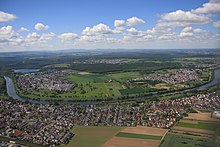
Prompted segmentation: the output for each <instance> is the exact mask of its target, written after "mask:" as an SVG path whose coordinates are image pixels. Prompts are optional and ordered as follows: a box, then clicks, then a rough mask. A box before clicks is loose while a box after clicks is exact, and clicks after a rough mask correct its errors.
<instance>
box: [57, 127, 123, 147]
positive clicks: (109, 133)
mask: <svg viewBox="0 0 220 147" xmlns="http://www.w3.org/2000/svg"><path fill="white" fill-rule="evenodd" d="M122 129H123V127H106V126H75V127H74V128H73V133H74V134H75V135H74V136H73V138H72V139H71V140H70V142H69V143H68V144H67V145H61V147H73V146H75V147H99V146H101V145H102V144H104V143H105V142H106V141H107V140H109V139H110V138H111V137H113V136H114V135H115V134H117V133H118V132H119V131H120V130H122Z"/></svg>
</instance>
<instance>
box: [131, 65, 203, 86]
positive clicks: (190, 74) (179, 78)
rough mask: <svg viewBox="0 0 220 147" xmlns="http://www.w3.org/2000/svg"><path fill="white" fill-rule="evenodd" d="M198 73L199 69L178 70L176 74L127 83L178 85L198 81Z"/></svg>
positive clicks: (143, 78)
mask: <svg viewBox="0 0 220 147" xmlns="http://www.w3.org/2000/svg"><path fill="white" fill-rule="evenodd" d="M199 72H201V70H200V69H179V70H178V71H176V72H171V73H166V74H161V75H156V76H152V77H150V76H149V77H142V78H135V79H132V80H130V81H128V82H133V81H134V82H136V81H145V80H151V81H162V82H165V83H168V84H178V83H183V82H187V81H193V80H198V79H199V75H198V73H199Z"/></svg>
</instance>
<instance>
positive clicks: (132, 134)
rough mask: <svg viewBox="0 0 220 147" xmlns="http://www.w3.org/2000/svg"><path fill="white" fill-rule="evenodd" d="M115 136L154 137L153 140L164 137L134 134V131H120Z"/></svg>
mask: <svg viewBox="0 0 220 147" xmlns="http://www.w3.org/2000/svg"><path fill="white" fill-rule="evenodd" d="M115 136H117V137H127V138H140V139H153V140H160V139H161V138H162V136H154V135H144V134H134V133H126V132H119V133H118V134H117V135H115Z"/></svg>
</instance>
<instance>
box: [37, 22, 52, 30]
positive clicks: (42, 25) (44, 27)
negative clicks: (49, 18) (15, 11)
mask: <svg viewBox="0 0 220 147" xmlns="http://www.w3.org/2000/svg"><path fill="white" fill-rule="evenodd" d="M34 28H35V29H36V30H37V31H41V30H48V28H49V26H48V25H44V24H42V23H37V24H36V25H35V26H34Z"/></svg>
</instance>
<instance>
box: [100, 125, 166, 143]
mask: <svg viewBox="0 0 220 147" xmlns="http://www.w3.org/2000/svg"><path fill="white" fill-rule="evenodd" d="M167 131H168V130H167V129H160V128H152V127H145V126H137V127H126V128H124V129H122V130H121V131H120V132H119V133H117V134H116V135H115V136H114V137H112V138H111V139H110V140H108V141H107V142H106V143H105V144H104V145H103V146H102V147H112V146H123V147H125V146H126V147H146V146H149V147H157V146H158V145H159V144H160V141H161V138H162V137H163V136H164V135H165V134H166V132H167Z"/></svg>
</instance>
